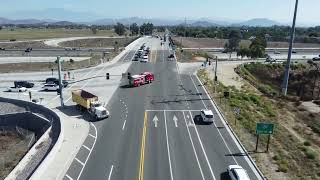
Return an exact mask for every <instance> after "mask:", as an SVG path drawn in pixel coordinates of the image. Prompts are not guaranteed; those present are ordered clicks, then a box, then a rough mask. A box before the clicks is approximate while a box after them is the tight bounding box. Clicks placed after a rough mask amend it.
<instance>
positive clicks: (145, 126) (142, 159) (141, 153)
mask: <svg viewBox="0 0 320 180" xmlns="http://www.w3.org/2000/svg"><path fill="white" fill-rule="evenodd" d="M147 119H148V113H147V112H144V121H143V132H142V141H141V152H140V166H139V180H143V175H144V150H145V145H146V134H147Z"/></svg>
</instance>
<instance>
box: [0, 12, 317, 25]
mask: <svg viewBox="0 0 320 180" xmlns="http://www.w3.org/2000/svg"><path fill="white" fill-rule="evenodd" d="M0 17H9V18H0V24H52V23H57V22H64V23H66V22H69V23H70V24H86V25H114V24H116V23H117V22H120V23H122V24H126V25H128V24H132V23H134V22H135V23H137V24H143V23H145V22H151V23H153V24H154V25H157V26H158V25H169V26H170V25H183V24H185V21H184V19H182V18H141V17H128V18H123V17H112V18H111V17H108V18H104V16H103V15H101V14H96V12H77V11H70V10H66V9H64V8H49V9H44V10H21V11H16V12H12V13H3V12H0ZM39 17H41V19H39ZM58 24H59V23H58ZM290 24H291V22H289V23H279V22H276V21H273V20H270V19H266V18H256V19H250V20H247V21H239V20H232V19H226V18H198V19H195V18H193V19H192V18H188V19H187V25H188V26H202V27H210V26H263V27H265V26H273V25H290ZM311 24H312V26H315V25H317V23H314V22H313V23H309V25H308V23H304V24H302V23H299V24H298V26H310V25H311Z"/></svg>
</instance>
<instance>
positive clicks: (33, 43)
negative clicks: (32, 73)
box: [0, 41, 56, 49]
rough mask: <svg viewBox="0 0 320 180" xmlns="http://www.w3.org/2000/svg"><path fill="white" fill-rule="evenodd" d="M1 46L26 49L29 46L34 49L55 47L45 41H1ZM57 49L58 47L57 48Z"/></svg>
mask: <svg viewBox="0 0 320 180" xmlns="http://www.w3.org/2000/svg"><path fill="white" fill-rule="evenodd" d="M0 47H2V48H5V49H26V48H28V47H31V48H34V49H50V48H53V47H51V46H48V45H46V44H44V43H43V41H30V42H13V43H3V42H2V43H1V42H0ZM55 49H56V48H55Z"/></svg>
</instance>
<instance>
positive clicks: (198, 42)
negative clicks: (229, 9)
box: [173, 37, 320, 48]
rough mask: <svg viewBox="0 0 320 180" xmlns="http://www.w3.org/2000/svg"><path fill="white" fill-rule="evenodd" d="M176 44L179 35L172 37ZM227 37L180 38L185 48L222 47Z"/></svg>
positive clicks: (300, 45)
mask: <svg viewBox="0 0 320 180" xmlns="http://www.w3.org/2000/svg"><path fill="white" fill-rule="evenodd" d="M173 40H174V41H175V43H176V44H180V42H181V37H173ZM226 42H228V40H227V39H214V38H182V46H183V47H186V48H223V47H224V45H225V44H226ZM241 44H243V45H249V44H250V41H249V40H242V41H241ZM287 47H288V43H286V42H268V45H267V48H287ZM294 48H320V44H312V43H295V44H294Z"/></svg>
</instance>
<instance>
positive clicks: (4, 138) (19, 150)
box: [0, 130, 28, 179]
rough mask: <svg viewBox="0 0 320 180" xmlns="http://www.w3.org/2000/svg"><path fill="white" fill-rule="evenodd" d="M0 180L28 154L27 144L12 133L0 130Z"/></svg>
mask: <svg viewBox="0 0 320 180" xmlns="http://www.w3.org/2000/svg"><path fill="white" fill-rule="evenodd" d="M0 142H1V143H0V179H4V178H5V177H6V176H7V175H8V174H9V173H10V172H11V170H12V169H13V168H14V167H15V166H16V165H17V164H18V163H19V161H20V159H21V158H23V156H24V155H25V154H26V153H27V152H28V144H27V142H24V141H23V139H22V138H21V137H19V136H18V135H17V134H16V133H13V132H3V131H1V130H0Z"/></svg>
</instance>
